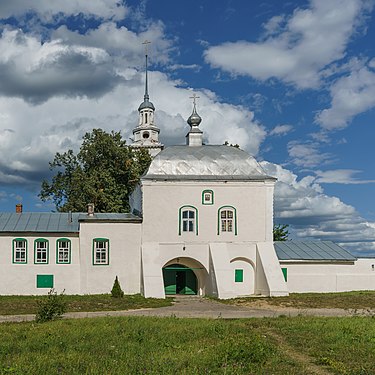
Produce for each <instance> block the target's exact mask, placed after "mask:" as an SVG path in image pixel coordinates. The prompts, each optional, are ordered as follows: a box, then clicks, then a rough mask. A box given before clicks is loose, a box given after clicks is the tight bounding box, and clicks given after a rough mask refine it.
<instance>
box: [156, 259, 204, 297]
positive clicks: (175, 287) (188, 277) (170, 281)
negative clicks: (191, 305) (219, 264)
mask: <svg viewBox="0 0 375 375" xmlns="http://www.w3.org/2000/svg"><path fill="white" fill-rule="evenodd" d="M163 279H164V291H165V294H166V295H174V294H183V295H196V294H197V292H198V280H197V276H196V274H195V272H194V269H193V268H190V267H187V266H184V265H182V264H177V263H174V264H170V265H168V266H166V267H163Z"/></svg>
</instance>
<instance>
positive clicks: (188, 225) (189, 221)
mask: <svg viewBox="0 0 375 375" xmlns="http://www.w3.org/2000/svg"><path fill="white" fill-rule="evenodd" d="M182 233H194V234H195V235H198V210H197V208H196V207H194V206H190V205H185V206H182V207H180V208H179V210H178V235H179V236H181V234H182Z"/></svg>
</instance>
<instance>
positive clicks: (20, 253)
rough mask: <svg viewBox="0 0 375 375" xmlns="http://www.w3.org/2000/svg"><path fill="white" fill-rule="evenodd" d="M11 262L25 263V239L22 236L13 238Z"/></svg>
mask: <svg viewBox="0 0 375 375" xmlns="http://www.w3.org/2000/svg"><path fill="white" fill-rule="evenodd" d="M13 263H27V241H26V240H25V239H24V238H16V239H14V240H13Z"/></svg>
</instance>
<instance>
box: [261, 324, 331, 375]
mask: <svg viewBox="0 0 375 375" xmlns="http://www.w3.org/2000/svg"><path fill="white" fill-rule="evenodd" d="M262 334H264V335H266V336H269V337H271V338H272V339H273V340H275V342H276V344H277V346H278V348H279V350H280V351H281V352H282V353H283V354H284V355H286V356H287V357H289V358H290V359H292V360H294V361H295V362H297V363H299V364H300V365H301V366H302V368H303V369H304V372H303V373H304V374H311V375H329V374H332V372H330V371H328V370H326V369H325V368H323V367H321V366H318V365H316V364H315V363H314V358H313V357H310V356H308V355H307V354H304V353H302V352H301V351H297V350H295V349H294V348H293V347H292V346H290V345H289V344H288V343H286V342H285V340H284V338H283V337H282V336H280V335H278V334H277V333H276V332H274V331H271V330H266V331H265V330H264V329H263V330H262Z"/></svg>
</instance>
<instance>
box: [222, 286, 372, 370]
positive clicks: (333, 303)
mask: <svg viewBox="0 0 375 375" xmlns="http://www.w3.org/2000/svg"><path fill="white" fill-rule="evenodd" d="M221 302H223V303H227V304H234V305H246V306H257V305H260V304H262V305H267V304H268V305H271V306H281V307H295V308H301V309H307V308H331V309H332V308H338V309H375V291H361V292H345V293H291V294H290V295H289V296H288V297H261V298H260V297H247V298H234V299H229V300H221ZM374 373H375V371H374Z"/></svg>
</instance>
